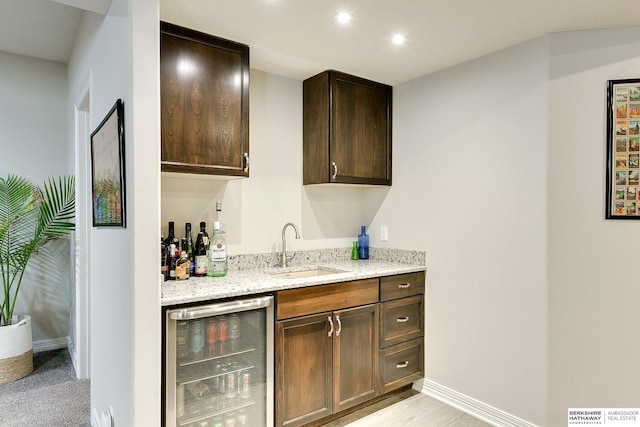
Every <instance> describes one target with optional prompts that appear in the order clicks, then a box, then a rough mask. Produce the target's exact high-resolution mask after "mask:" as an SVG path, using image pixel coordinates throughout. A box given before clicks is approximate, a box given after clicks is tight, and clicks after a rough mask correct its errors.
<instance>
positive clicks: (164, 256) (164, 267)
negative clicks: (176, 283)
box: [160, 236, 169, 280]
mask: <svg viewBox="0 0 640 427" xmlns="http://www.w3.org/2000/svg"><path fill="white" fill-rule="evenodd" d="M168 255H169V254H168V251H167V245H165V244H164V236H162V237H160V274H162V278H163V280H167V276H168V275H169V264H168Z"/></svg>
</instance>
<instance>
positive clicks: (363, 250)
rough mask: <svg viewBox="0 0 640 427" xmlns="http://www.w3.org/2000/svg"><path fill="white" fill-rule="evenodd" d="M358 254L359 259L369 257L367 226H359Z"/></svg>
mask: <svg viewBox="0 0 640 427" xmlns="http://www.w3.org/2000/svg"><path fill="white" fill-rule="evenodd" d="M358 255H359V258H360V259H369V235H368V234H367V227H366V226H364V225H363V226H361V227H360V235H359V236H358Z"/></svg>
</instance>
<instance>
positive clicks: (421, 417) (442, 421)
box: [325, 390, 489, 427]
mask: <svg viewBox="0 0 640 427" xmlns="http://www.w3.org/2000/svg"><path fill="white" fill-rule="evenodd" d="M405 426H406V427H444V426H450V427H486V426H489V424H487V423H485V422H483V421H480V420H478V419H477V418H474V417H472V416H471V415H468V414H466V413H464V412H462V411H459V410H457V409H455V408H452V407H450V406H448V405H445V404H444V403H442V402H440V401H438V400H436V399H433V398H431V397H429V396H427V395H425V394H422V393H418V392H417V391H415V390H408V391H406V392H403V393H400V394H398V395H397V396H393V397H391V398H389V399H386V400H383V401H382V402H378V403H376V404H374V405H371V406H369V407H367V408H364V409H361V410H360V411H356V412H354V413H352V414H350V415H347V416H345V417H343V418H341V419H339V420H336V421H333V422H331V423H329V424H325V427H405Z"/></svg>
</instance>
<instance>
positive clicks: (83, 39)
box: [68, 0, 161, 426]
mask: <svg viewBox="0 0 640 427" xmlns="http://www.w3.org/2000/svg"><path fill="white" fill-rule="evenodd" d="M158 22H159V14H158V4H157V2H156V1H155V0H146V1H140V0H136V1H133V0H113V2H112V4H111V7H110V9H109V12H108V14H107V15H106V16H101V15H97V14H93V13H90V12H84V14H83V18H82V22H81V24H80V28H79V30H78V34H77V36H76V44H75V46H74V49H73V53H72V57H71V59H70V61H69V99H70V100H71V101H70V102H74V101H75V100H79V99H81V97H82V90H83V87H84V85H85V84H86V83H87V82H88V81H89V82H90V128H91V130H92V131H93V130H94V129H95V128H96V127H97V125H98V124H99V123H100V122H101V121H102V119H103V118H104V116H105V115H106V114H107V112H108V111H109V110H110V109H111V107H112V106H113V105H114V103H115V101H116V99H118V98H122V99H123V101H124V109H125V159H126V166H125V174H126V185H125V191H126V210H127V227H126V228H94V229H92V232H93V247H92V248H91V252H92V257H93V258H94V260H95V268H94V271H93V277H94V292H93V296H92V300H93V307H92V313H91V318H92V322H93V325H94V326H93V329H92V333H93V334H92V337H91V340H92V347H91V407H92V409H93V410H95V411H97V413H98V414H102V413H103V412H104V411H106V410H109V408H112V413H113V417H114V423H115V425H119V426H130V425H136V426H157V425H159V424H160V375H161V373H160V354H161V353H160V351H161V350H160V290H159V284H158V274H157V268H158V265H159V260H158V257H157V256H156V253H157V230H158V229H159V226H160V224H159V214H158V212H159V206H160V203H159V198H160V190H159V183H160V178H159V160H160V153H159V144H158V143H157V141H158V136H159V96H158V95H159V80H158V76H159V73H158V55H159V32H158ZM154 76H156V77H155V78H154ZM73 111H74V106H73V105H70V106H69V109H68V117H70V118H72V117H73ZM134 165H135V168H134ZM85 196H86V197H88V195H85Z"/></svg>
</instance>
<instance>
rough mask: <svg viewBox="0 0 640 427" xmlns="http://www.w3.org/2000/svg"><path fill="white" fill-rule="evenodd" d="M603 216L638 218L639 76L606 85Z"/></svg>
mask: <svg viewBox="0 0 640 427" xmlns="http://www.w3.org/2000/svg"><path fill="white" fill-rule="evenodd" d="M606 189H607V190H606V191H607V194H606V196H605V197H606V218H607V219H640V197H639V196H640V79H628V80H609V82H608V85H607V184H606Z"/></svg>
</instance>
